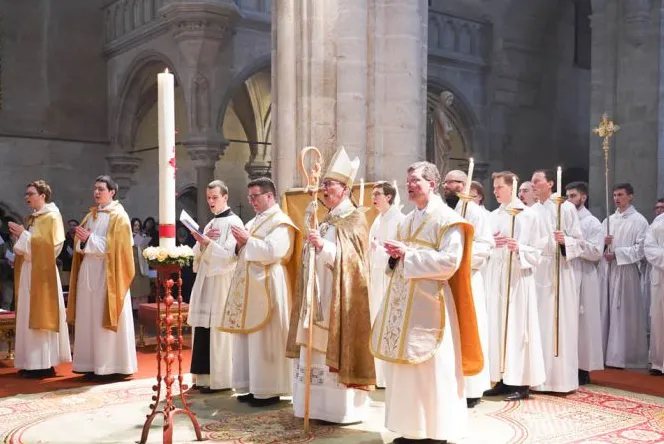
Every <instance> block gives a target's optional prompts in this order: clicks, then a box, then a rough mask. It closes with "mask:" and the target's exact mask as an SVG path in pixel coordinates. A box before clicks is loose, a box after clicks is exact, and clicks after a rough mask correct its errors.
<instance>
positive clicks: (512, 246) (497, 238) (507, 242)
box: [493, 232, 519, 253]
mask: <svg viewBox="0 0 664 444" xmlns="http://www.w3.org/2000/svg"><path fill="white" fill-rule="evenodd" d="M493 240H494V242H495V243H496V247H497V248H502V247H507V249H508V250H509V251H511V252H513V253H518V252H519V243H518V242H517V241H516V239H512V238H511V237H508V236H503V235H502V234H500V232H496V233H493Z"/></svg>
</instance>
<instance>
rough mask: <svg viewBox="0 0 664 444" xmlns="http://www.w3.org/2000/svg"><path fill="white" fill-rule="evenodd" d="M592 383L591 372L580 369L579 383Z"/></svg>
mask: <svg viewBox="0 0 664 444" xmlns="http://www.w3.org/2000/svg"><path fill="white" fill-rule="evenodd" d="M586 384H590V372H589V371H586V370H581V369H579V385H586Z"/></svg>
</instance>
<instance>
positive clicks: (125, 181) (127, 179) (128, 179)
mask: <svg viewBox="0 0 664 444" xmlns="http://www.w3.org/2000/svg"><path fill="white" fill-rule="evenodd" d="M106 162H108V167H109V173H110V175H111V177H112V178H113V180H115V181H116V182H117V184H118V199H124V198H125V197H126V196H127V191H129V188H131V186H132V185H133V184H134V183H135V180H134V173H135V172H136V170H138V167H139V166H140V165H141V158H140V157H139V156H135V155H132V154H129V153H128V152H126V151H122V150H119V149H117V150H113V151H111V153H110V154H109V155H108V156H106Z"/></svg>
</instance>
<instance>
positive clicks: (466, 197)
mask: <svg viewBox="0 0 664 444" xmlns="http://www.w3.org/2000/svg"><path fill="white" fill-rule="evenodd" d="M474 169H475V161H474V160H473V158H472V157H471V158H470V161H469V162H468V174H467V175H466V186H465V187H464V188H463V192H461V193H457V196H459V200H461V202H462V203H461V217H463V218H464V219H465V218H466V212H467V211H468V202H470V201H471V200H473V196H471V195H470V184H471V182H472V181H473V170H474Z"/></svg>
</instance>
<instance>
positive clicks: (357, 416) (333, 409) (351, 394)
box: [293, 199, 369, 424]
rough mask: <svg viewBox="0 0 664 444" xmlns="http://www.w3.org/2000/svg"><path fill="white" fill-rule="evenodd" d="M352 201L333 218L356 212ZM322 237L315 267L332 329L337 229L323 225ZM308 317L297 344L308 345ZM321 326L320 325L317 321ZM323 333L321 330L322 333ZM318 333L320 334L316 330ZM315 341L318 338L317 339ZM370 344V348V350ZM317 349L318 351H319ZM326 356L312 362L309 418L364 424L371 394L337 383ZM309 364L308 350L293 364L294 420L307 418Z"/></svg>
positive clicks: (324, 342)
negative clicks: (331, 305)
mask: <svg viewBox="0 0 664 444" xmlns="http://www.w3.org/2000/svg"><path fill="white" fill-rule="evenodd" d="M354 208H355V207H354V206H353V204H352V203H351V201H350V200H349V199H345V200H344V201H342V202H341V203H340V204H339V205H337V206H336V207H335V208H333V209H332V211H330V214H329V216H330V217H336V216H342V215H344V214H347V213H349V212H351V211H353V210H354ZM320 233H321V237H322V239H323V248H322V249H321V251H320V252H317V253H316V260H315V267H316V280H317V286H318V289H319V290H318V291H319V298H320V303H321V306H322V310H321V312H320V314H321V315H322V316H323V318H324V319H323V320H321V321H320V322H319V323H320V324H321V325H325V326H327V325H329V321H330V319H329V313H330V303H331V298H332V283H333V273H332V267H334V261H335V258H336V255H337V245H336V228H335V227H334V226H332V225H329V224H327V223H322V224H321V226H320ZM304 322H305V316H301V319H300V323H299V325H298V333H297V342H298V343H301V344H306V343H307V340H306V338H307V334H306V329H305V328H304ZM317 322H318V321H317ZM321 330H322V329H321ZM316 331H318V330H316ZM314 340H316V338H314ZM320 344H321V346H320V348H321V349H322V348H323V347H326V346H327V338H324V339H321V340H320ZM368 346H369V344H367V347H368ZM317 348H318V347H317ZM325 358H326V353H325V352H322V350H313V351H312V359H311V397H310V404H309V417H310V418H311V419H320V420H323V421H328V422H334V423H338V424H349V423H353V422H361V421H364V419H365V417H366V415H367V413H368V407H369V397H368V392H366V391H364V390H359V389H354V388H348V387H346V386H345V385H343V384H340V383H339V382H338V378H337V373H334V372H331V371H330V369H329V367H328V366H327V364H326V363H325V361H326V359H325ZM306 362H307V348H306V347H304V346H302V347H300V359H295V360H294V363H293V364H294V367H295V368H294V371H295V375H296V377H295V378H296V379H295V383H294V385H293V409H294V411H295V416H296V417H298V418H302V417H304V397H305V383H304V373H305V368H306Z"/></svg>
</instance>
